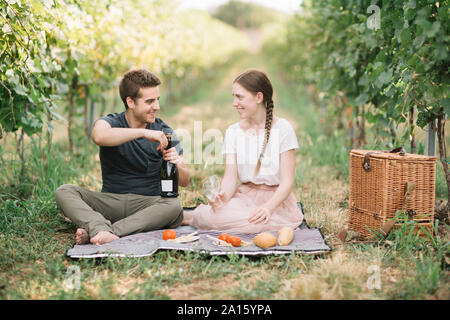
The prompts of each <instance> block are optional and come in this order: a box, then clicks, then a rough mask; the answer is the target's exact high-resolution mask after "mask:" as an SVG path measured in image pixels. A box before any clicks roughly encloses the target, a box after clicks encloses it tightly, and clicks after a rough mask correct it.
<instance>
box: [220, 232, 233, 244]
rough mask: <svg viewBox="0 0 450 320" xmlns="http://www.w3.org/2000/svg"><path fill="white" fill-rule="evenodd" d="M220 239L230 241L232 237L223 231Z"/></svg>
mask: <svg viewBox="0 0 450 320" xmlns="http://www.w3.org/2000/svg"><path fill="white" fill-rule="evenodd" d="M219 239H220V240H223V241H226V242H228V240H229V239H230V235H229V234H228V233H222V234H221V235H220V236H219Z"/></svg>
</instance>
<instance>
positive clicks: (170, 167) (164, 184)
mask: <svg viewBox="0 0 450 320" xmlns="http://www.w3.org/2000/svg"><path fill="white" fill-rule="evenodd" d="M166 137H167V141H168V144H167V148H166V150H168V149H170V148H172V135H171V134H167V135H166ZM160 176H161V197H165V198H176V197H178V168H177V165H176V164H173V163H170V161H168V160H164V159H163V160H162V163H161V171H160Z"/></svg>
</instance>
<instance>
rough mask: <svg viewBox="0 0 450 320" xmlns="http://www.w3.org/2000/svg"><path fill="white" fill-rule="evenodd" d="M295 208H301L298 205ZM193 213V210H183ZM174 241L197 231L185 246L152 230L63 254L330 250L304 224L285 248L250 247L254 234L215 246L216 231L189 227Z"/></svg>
mask: <svg viewBox="0 0 450 320" xmlns="http://www.w3.org/2000/svg"><path fill="white" fill-rule="evenodd" d="M298 206H299V207H300V208H301V209H302V205H301V203H300V202H299V203H298ZM184 209H185V210H193V209H194V208H184ZM174 230H175V231H176V232H177V238H178V237H181V236H184V235H188V234H191V233H193V232H195V231H197V232H198V233H197V235H198V237H199V239H198V240H197V241H194V242H189V243H177V242H172V241H166V240H163V239H162V234H163V232H164V230H155V231H150V232H144V233H137V234H133V235H129V236H126V237H122V238H119V239H117V240H114V241H112V242H110V243H105V244H102V245H92V244H85V245H76V244H75V245H74V246H73V247H72V248H70V249H69V250H67V252H66V255H67V256H69V257H71V258H101V257H107V256H113V257H146V256H150V255H152V254H154V253H155V252H156V251H158V250H184V251H197V252H199V253H205V254H209V255H228V254H238V255H256V256H257V255H268V254H290V253H291V252H295V253H298V254H320V253H325V252H328V251H331V248H330V247H329V246H328V244H327V243H326V241H325V239H324V237H323V234H322V232H321V231H320V229H318V228H309V226H308V225H307V223H306V221H305V220H303V223H302V224H301V225H300V226H299V227H298V228H297V229H295V230H294V240H293V241H292V242H291V243H290V244H289V245H287V246H279V245H277V246H274V247H270V248H268V249H261V248H259V247H258V246H256V245H255V244H253V237H254V236H255V235H256V234H238V233H233V234H232V235H235V236H239V237H240V238H241V239H242V241H246V242H250V243H251V245H248V246H241V247H228V246H222V245H218V244H216V243H215V242H214V241H213V240H211V238H210V237H214V238H217V237H218V236H219V235H220V234H221V233H222V232H221V231H217V230H207V231H204V230H197V229H195V228H194V227H191V226H181V227H178V228H176V229H174ZM271 233H272V234H273V235H274V236H278V234H277V230H274V231H271Z"/></svg>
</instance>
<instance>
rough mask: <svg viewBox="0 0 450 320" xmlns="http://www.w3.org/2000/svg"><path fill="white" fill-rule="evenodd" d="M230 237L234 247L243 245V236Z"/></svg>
mask: <svg viewBox="0 0 450 320" xmlns="http://www.w3.org/2000/svg"><path fill="white" fill-rule="evenodd" d="M228 239H229V241H228V242H229V243H231V245H232V246H233V247H239V246H240V245H241V238H239V237H234V236H230V237H229V238H228Z"/></svg>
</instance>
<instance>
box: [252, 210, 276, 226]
mask: <svg viewBox="0 0 450 320" xmlns="http://www.w3.org/2000/svg"><path fill="white" fill-rule="evenodd" d="M271 216H272V212H270V210H269V209H267V208H266V207H258V208H256V209H254V210H253V211H252V213H251V214H250V218H248V222H250V223H261V222H262V223H267V222H268V221H269V220H270V217H271Z"/></svg>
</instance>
